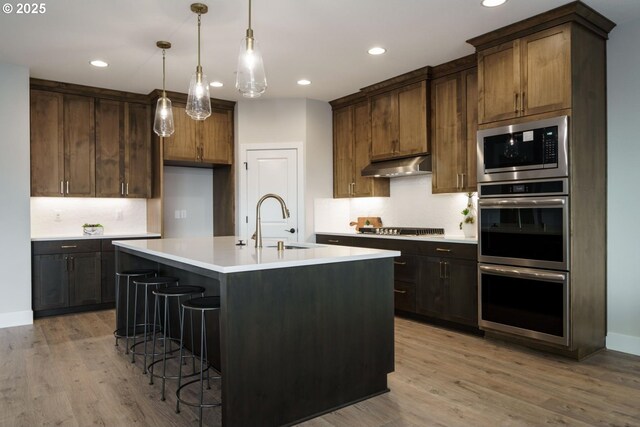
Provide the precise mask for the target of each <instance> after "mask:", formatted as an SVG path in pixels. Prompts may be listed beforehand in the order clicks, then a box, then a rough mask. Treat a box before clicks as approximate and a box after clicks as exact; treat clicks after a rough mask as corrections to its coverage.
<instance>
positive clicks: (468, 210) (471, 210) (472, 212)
mask: <svg viewBox="0 0 640 427" xmlns="http://www.w3.org/2000/svg"><path fill="white" fill-rule="evenodd" d="M461 214H462V215H463V218H462V221H460V230H462V232H463V233H464V237H476V232H477V225H476V217H477V215H476V207H475V205H474V204H473V193H467V207H465V208H464V209H463V210H462V212H461Z"/></svg>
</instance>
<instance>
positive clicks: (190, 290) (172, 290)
mask: <svg viewBox="0 0 640 427" xmlns="http://www.w3.org/2000/svg"><path fill="white" fill-rule="evenodd" d="M204 292H205V288H203V287H202V286H194V285H179V286H172V287H164V288H160V289H156V290H154V291H152V293H153V295H154V296H155V303H154V309H153V328H154V329H155V328H156V325H157V322H158V315H159V311H160V300H161V299H162V298H164V315H163V322H162V325H163V326H162V337H160V338H159V339H160V340H162V344H163V346H164V347H163V351H162V352H160V353H156V351H155V349H156V335H157V334H154V335H153V351H152V352H151V363H150V364H149V365H148V367H147V370H148V372H149V384H153V379H154V378H162V397H161V400H165V383H166V380H167V379H177V378H178V375H167V360H170V359H174V358H178V356H170V357H167V355H168V354H172V353H174V352H175V351H177V350H178V349H179V348H180V346H181V345H182V344H181V343H180V340H178V338H176V337H172V336H171V335H170V333H169V336H167V332H168V331H170V330H171V318H170V316H169V304H170V301H171V300H174V301H176V302H177V308H178V309H180V303H181V300H180V298H183V297H187V296H188V297H192V296H193V295H195V294H200V295H202V296H204ZM182 321H183V319H180V330H182V326H183V324H182ZM192 335H193V328H192ZM171 343H175V344H177V345H178V347H177V348H176V349H171ZM160 354H161V355H162V359H160V360H156V358H155V356H156V355H160ZM185 357H191V356H185ZM158 363H162V374H157V373H155V372H154V369H155V365H156V364H158ZM182 363H183V356H182V352H180V356H179V359H178V364H179V365H180V367H182ZM194 367H195V365H194Z"/></svg>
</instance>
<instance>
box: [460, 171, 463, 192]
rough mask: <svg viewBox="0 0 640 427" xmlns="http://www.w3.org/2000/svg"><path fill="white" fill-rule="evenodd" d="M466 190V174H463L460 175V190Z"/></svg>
mask: <svg viewBox="0 0 640 427" xmlns="http://www.w3.org/2000/svg"><path fill="white" fill-rule="evenodd" d="M463 188H464V174H463V173H461V174H460V189H461V190H462V189H463Z"/></svg>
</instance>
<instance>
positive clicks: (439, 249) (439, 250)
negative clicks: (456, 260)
mask: <svg viewBox="0 0 640 427" xmlns="http://www.w3.org/2000/svg"><path fill="white" fill-rule="evenodd" d="M436 252H451V249H444V248H436Z"/></svg>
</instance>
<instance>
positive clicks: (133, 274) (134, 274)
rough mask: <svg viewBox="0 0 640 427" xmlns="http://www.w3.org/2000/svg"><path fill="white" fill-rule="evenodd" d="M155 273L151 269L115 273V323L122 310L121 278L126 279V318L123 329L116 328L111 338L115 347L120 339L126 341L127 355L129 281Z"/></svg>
mask: <svg viewBox="0 0 640 427" xmlns="http://www.w3.org/2000/svg"><path fill="white" fill-rule="evenodd" d="M156 274H157V273H156V271H155V270H151V269H134V270H124V271H120V272H116V323H117V321H118V320H117V319H118V318H119V317H118V314H119V313H120V311H121V310H122V308H121V307H120V288H121V283H120V279H121V278H126V279H127V282H126V289H127V290H126V292H127V293H126V301H127V302H126V310H127V311H126V317H125V319H126V320H125V325H124V327H120V328H118V327H117V326H116V330H115V331H113V336H114V337H115V338H116V347H117V346H118V340H119V339H120V338H125V339H126V341H127V346H126V349H125V353H126V354H128V353H129V339H130V338H131V334H130V329H129V293H130V292H129V289H130V285H131V279H133V278H142V277H149V276H155V275H156Z"/></svg>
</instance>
